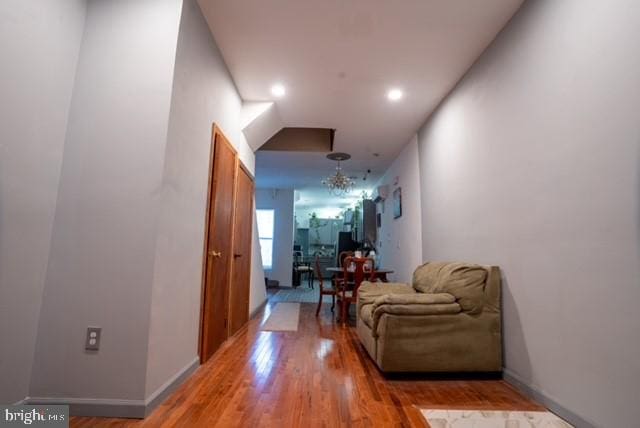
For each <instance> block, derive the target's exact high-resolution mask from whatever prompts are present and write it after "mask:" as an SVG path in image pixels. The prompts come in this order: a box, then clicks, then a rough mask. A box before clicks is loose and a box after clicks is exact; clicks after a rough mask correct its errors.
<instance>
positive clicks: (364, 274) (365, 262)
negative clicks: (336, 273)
mask: <svg viewBox="0 0 640 428" xmlns="http://www.w3.org/2000/svg"><path fill="white" fill-rule="evenodd" d="M374 266H375V264H374V260H373V259H372V258H370V257H362V258H355V257H351V256H348V257H346V258H345V259H344V265H343V266H342V272H343V273H342V274H343V275H344V278H345V280H346V279H348V281H347V283H352V284H353V292H352V297H351V300H356V297H357V296H358V288H359V287H360V284H362V282H363V281H372V282H373V281H375V280H376V271H375V269H374Z"/></svg>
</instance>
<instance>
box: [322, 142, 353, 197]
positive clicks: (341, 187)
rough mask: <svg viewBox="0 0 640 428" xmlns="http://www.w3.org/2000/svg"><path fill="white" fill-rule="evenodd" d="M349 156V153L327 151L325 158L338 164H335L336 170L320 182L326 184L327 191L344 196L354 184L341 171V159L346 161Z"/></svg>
mask: <svg viewBox="0 0 640 428" xmlns="http://www.w3.org/2000/svg"><path fill="white" fill-rule="evenodd" d="M350 158H351V155H349V154H347V153H329V154H328V155H327V159H330V160H332V161H336V162H338V166H336V172H335V173H334V174H333V175H330V176H329V177H327V178H325V179H324V180H322V184H323V185H324V186H327V188H328V189H329V193H331V194H332V195H335V196H344V195H346V194H347V193H349V192H350V191H351V189H353V186H354V185H355V181H353V180H352V179H351V178H350V177H347V176H346V175H345V174H344V173H343V172H342V167H341V166H340V162H341V161H346V160H348V159H350Z"/></svg>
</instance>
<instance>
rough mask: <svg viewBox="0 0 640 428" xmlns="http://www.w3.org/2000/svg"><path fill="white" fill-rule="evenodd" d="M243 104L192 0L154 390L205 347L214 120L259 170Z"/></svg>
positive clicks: (183, 31) (255, 298) (175, 129)
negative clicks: (201, 342) (243, 125)
mask: <svg viewBox="0 0 640 428" xmlns="http://www.w3.org/2000/svg"><path fill="white" fill-rule="evenodd" d="M241 108H242V102H241V99H240V96H239V95H238V92H237V91H236V89H235V86H234V83H233V80H232V79H231V76H230V75H229V72H228V71H227V67H226V65H225V63H224V61H223V59H222V56H221V54H220V52H219V50H218V47H217V46H216V44H215V42H214V40H213V37H212V36H211V33H210V31H209V28H208V27H207V24H206V22H205V19H204V17H203V16H202V13H201V12H200V8H199V6H198V5H197V3H196V1H195V0H185V1H184V5H183V9H182V19H181V24H180V34H179V38H178V47H177V55H176V64H175V78H174V81H173V97H172V100H171V116H170V121H169V133H168V142H167V149H166V159H165V165H164V173H163V181H162V188H161V190H160V199H161V202H160V203H161V208H160V217H159V219H158V231H157V241H156V251H155V268H154V281H153V294H152V302H151V326H150V337H149V356H148V366H147V382H146V385H147V386H146V390H147V392H146V394H147V396H149V395H150V394H152V393H153V392H154V391H155V390H156V389H157V388H159V387H160V386H161V385H163V384H164V383H165V382H166V381H167V379H169V378H170V377H171V376H173V375H175V374H176V373H177V372H178V371H179V370H181V369H182V368H184V367H185V366H187V365H189V364H190V363H191V362H193V360H194V359H195V358H197V355H198V332H199V322H200V297H201V287H202V257H203V245H204V244H203V239H204V229H205V213H206V203H207V200H206V194H207V182H208V178H209V176H208V174H209V159H210V150H211V131H212V129H211V125H212V123H213V122H215V123H216V124H217V125H219V126H220V127H221V129H222V130H223V132H225V134H226V135H227V136H228V138H229V140H230V142H231V144H233V145H234V147H235V148H236V149H237V150H238V153H239V155H240V157H241V160H242V161H243V162H244V164H245V165H246V166H247V167H248V168H249V170H251V171H253V170H254V160H255V157H254V154H253V151H252V150H251V148H250V147H249V146H248V145H247V143H246V141H245V139H244V136H243V134H242V132H241V129H240V125H239V120H240V110H241ZM256 245H258V244H257V242H256ZM257 252H258V253H259V251H257ZM258 261H259V260H258ZM254 269H255V270H256V272H254V273H253V275H254V276H257V277H258V280H255V281H253V282H252V284H253V285H254V287H252V290H251V293H250V299H251V302H250V304H251V310H253V309H255V307H257V306H259V305H261V304H262V303H263V301H264V300H265V299H266V294H265V287H264V274H263V273H262V266H261V264H258V265H257V266H256V265H255V264H254Z"/></svg>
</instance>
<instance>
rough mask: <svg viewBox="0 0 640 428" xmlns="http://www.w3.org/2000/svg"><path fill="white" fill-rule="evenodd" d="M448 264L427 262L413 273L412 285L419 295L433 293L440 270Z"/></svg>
mask: <svg viewBox="0 0 640 428" xmlns="http://www.w3.org/2000/svg"><path fill="white" fill-rule="evenodd" d="M448 264H450V262H428V263H425V264H423V265H421V266H418V268H417V269H416V270H415V271H414V272H413V281H412V285H413V288H415V289H416V290H417V291H419V292H421V293H433V292H434V291H433V290H435V287H436V284H437V283H438V278H439V277H440V271H441V270H442V268H444V267H445V266H447V265H448Z"/></svg>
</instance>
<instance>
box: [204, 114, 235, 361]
mask: <svg viewBox="0 0 640 428" xmlns="http://www.w3.org/2000/svg"><path fill="white" fill-rule="evenodd" d="M218 136H220V137H222V138H223V139H225V140H226V141H227V142H229V148H230V149H231V151H232V152H233V154H234V155H235V157H236V166H237V162H238V151H237V150H236V148H235V147H233V146H232V145H231V141H230V140H229V139H228V138H227V137H226V135H225V134H224V132H222V129H220V127H219V126H218V125H217V124H216V123H214V124H213V125H212V129H211V143H210V146H209V174H208V176H207V194H206V196H207V202H206V211H205V216H204V222H205V224H204V242H203V244H202V247H203V248H202V279H201V284H200V317H199V320H200V321H199V325H198V356H199V357H200V364H203V363H204V355H203V343H202V342H203V341H204V321H205V320H204V312H205V302H206V298H207V295H206V288H207V263H208V250H209V248H208V246H209V227H210V224H211V217H212V216H213V215H215V209H216V207H215V206H214V207H212V206H211V200H212V197H214V196H215V195H214V186H213V173H214V164H215V155H216V138H217V137H218ZM236 173H237V172H236ZM234 183H235V181H234ZM233 192H234V201H235V189H234V190H233ZM230 273H231V272H229V274H230ZM229 279H230V277H229V278H227V280H229Z"/></svg>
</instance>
